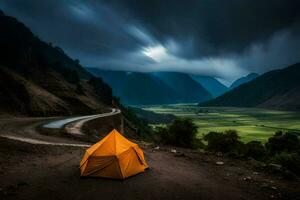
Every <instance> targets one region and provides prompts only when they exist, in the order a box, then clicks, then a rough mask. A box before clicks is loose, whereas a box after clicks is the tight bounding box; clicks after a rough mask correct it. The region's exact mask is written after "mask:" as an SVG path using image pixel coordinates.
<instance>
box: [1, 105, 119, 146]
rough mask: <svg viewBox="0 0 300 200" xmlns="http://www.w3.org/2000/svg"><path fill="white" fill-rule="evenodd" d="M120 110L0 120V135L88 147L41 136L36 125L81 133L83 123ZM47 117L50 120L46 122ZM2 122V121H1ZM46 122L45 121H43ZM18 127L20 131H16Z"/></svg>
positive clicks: (32, 142) (19, 139)
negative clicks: (82, 114)
mask: <svg viewBox="0 0 300 200" xmlns="http://www.w3.org/2000/svg"><path fill="white" fill-rule="evenodd" d="M120 113H121V111H120V110H119V109H116V108H112V109H111V112H108V113H101V114H96V115H86V116H78V117H68V118H65V119H59V120H54V121H53V118H48V119H47V118H40V119H39V118H33V119H28V122H27V120H26V119H24V120H22V119H20V118H15V119H10V120H3V121H0V128H2V129H5V130H6V131H5V132H4V133H3V132H2V133H0V137H2V138H7V139H11V140H16V141H21V142H25V143H29V144H41V145H52V146H76V147H89V146H90V145H91V144H86V143H78V142H77V143H74V141H69V140H68V139H63V138H61V139H58V138H57V137H51V136H42V137H41V134H40V133H38V131H36V127H37V126H39V125H40V124H41V123H42V124H43V125H42V128H44V129H65V131H66V132H67V133H68V134H73V135H83V133H82V132H81V127H82V126H83V124H84V123H86V122H88V121H90V120H93V119H97V118H103V117H109V116H113V115H117V114H120ZM49 119H51V120H52V121H50V122H48V121H49ZM1 122H2V123H1ZM45 122H46V123H45ZM18 129H20V130H22V131H18Z"/></svg>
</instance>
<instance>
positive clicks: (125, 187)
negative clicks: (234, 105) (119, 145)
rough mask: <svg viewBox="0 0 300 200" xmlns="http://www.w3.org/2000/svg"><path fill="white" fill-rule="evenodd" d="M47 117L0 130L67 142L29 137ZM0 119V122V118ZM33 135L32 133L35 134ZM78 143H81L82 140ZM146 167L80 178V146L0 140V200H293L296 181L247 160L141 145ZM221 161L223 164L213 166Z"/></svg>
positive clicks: (11, 123)
mask: <svg viewBox="0 0 300 200" xmlns="http://www.w3.org/2000/svg"><path fill="white" fill-rule="evenodd" d="M45 120H47V119H27V120H18V119H17V120H16V119H11V120H6V123H4V122H3V121H2V122H0V127H1V128H2V129H1V132H6V131H7V132H9V133H10V134H11V135H12V134H14V135H15V136H20V135H23V136H24V134H25V135H26V136H28V135H29V136H30V137H34V138H36V139H37V138H38V137H41V138H40V139H41V140H47V141H51V142H61V143H62V142H63V143H74V142H75V141H76V142H77V143H80V141H77V140H72V138H64V137H55V136H53V135H44V134H39V133H33V132H34V130H35V129H34V127H36V126H37V125H40V124H43V123H44V122H45ZM0 121H1V120H0ZM34 134H35V135H34ZM81 143H82V144H83V142H81ZM140 145H141V147H142V149H143V150H144V152H145V156H146V160H147V162H148V164H149V165H150V169H149V170H148V171H146V172H145V173H142V174H138V175H136V176H134V177H131V178H129V179H127V180H124V181H117V180H109V179H96V178H80V176H79V168H78V167H79V162H80V159H81V157H82V155H83V153H84V151H85V148H83V147H71V146H53V145H52V146H51V145H43V144H28V143H24V142H20V141H14V140H10V139H5V138H0V199H64V200H65V199H100V198H101V199H151V200H153V199H297V198H299V196H300V191H299V190H300V189H299V182H297V181H288V180H284V179H279V178H280V177H278V176H273V175H267V174H265V173H264V172H262V171H259V170H258V169H256V168H255V166H254V164H253V162H252V161H251V162H250V161H240V160H234V159H230V158H227V157H224V156H216V155H213V154H207V153H199V152H194V151H191V150H187V149H178V148H176V150H177V152H180V153H176V154H175V153H172V152H171V151H170V150H171V149H173V148H175V147H167V146H161V147H160V149H159V150H155V148H154V147H155V146H153V145H151V144H146V143H143V142H140ZM216 161H223V162H224V165H216Z"/></svg>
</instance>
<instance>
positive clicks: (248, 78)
mask: <svg viewBox="0 0 300 200" xmlns="http://www.w3.org/2000/svg"><path fill="white" fill-rule="evenodd" d="M258 76H259V75H258V74H256V73H250V74H248V75H247V76H243V77H241V78H239V79H237V80H235V81H234V82H233V83H232V84H231V85H230V87H229V88H230V89H233V88H236V87H238V86H240V85H242V84H244V83H248V82H249V81H252V80H253V79H255V78H257V77H258Z"/></svg>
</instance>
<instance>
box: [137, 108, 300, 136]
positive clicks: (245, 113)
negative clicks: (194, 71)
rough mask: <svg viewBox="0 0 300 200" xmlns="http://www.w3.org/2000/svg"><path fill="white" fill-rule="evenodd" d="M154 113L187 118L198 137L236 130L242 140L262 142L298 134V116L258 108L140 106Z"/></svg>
mask: <svg viewBox="0 0 300 200" xmlns="http://www.w3.org/2000/svg"><path fill="white" fill-rule="evenodd" d="M142 108H143V109H145V110H150V111H154V112H156V113H167V114H174V115H176V116H177V117H188V118H191V119H193V121H194V122H195V123H196V124H197V125H198V127H199V128H198V137H202V136H203V134H206V133H208V132H210V131H225V130H229V129H234V130H237V131H238V133H239V135H240V137H241V139H242V141H244V142H248V141H252V140H257V141H262V142H266V141H267V139H268V138H269V137H270V136H272V135H273V134H274V133H275V132H276V131H279V130H282V131H294V132H298V133H300V113H299V112H291V111H275V110H266V109H260V108H232V107H198V106H197V105H195V104H173V105H159V106H144V107H142Z"/></svg>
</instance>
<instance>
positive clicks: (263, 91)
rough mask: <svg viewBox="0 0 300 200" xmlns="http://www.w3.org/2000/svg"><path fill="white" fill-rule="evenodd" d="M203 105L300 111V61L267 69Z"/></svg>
mask: <svg viewBox="0 0 300 200" xmlns="http://www.w3.org/2000/svg"><path fill="white" fill-rule="evenodd" d="M200 105H201V106H237V107H255V106H257V107H264V108H275V109H286V110H300V63H297V64H294V65H291V66H289V67H287V68H284V69H280V70H273V71H270V72H267V73H265V74H263V75H261V76H259V77H257V78H256V79H254V80H252V81H250V82H248V83H245V84H242V85H240V86H238V87H237V88H234V89H233V90H231V91H229V92H227V93H225V94H224V95H222V96H220V97H217V98H216V99H213V100H210V101H208V102H205V103H202V104H200Z"/></svg>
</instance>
